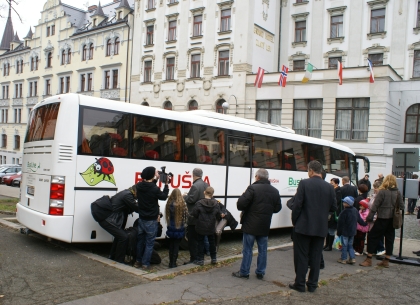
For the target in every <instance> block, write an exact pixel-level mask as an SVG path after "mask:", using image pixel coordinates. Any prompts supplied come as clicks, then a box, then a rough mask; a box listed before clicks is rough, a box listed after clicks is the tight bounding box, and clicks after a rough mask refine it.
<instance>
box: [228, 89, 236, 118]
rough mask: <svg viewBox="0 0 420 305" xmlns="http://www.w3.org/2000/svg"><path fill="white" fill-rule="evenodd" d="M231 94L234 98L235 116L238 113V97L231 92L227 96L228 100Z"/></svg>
mask: <svg viewBox="0 0 420 305" xmlns="http://www.w3.org/2000/svg"><path fill="white" fill-rule="evenodd" d="M232 96H233V97H234V98H235V105H236V110H235V116H236V115H237V114H238V99H237V98H236V96H235V95H233V94H232V95H231V96H229V98H228V101H229V100H230V98H231V97H232Z"/></svg>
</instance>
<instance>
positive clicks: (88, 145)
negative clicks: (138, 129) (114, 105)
mask: <svg viewBox="0 0 420 305" xmlns="http://www.w3.org/2000/svg"><path fill="white" fill-rule="evenodd" d="M81 112H82V126H81V127H82V128H81V134H80V135H79V143H78V147H79V153H81V154H92V155H96V156H101V157H109V156H114V157H126V156H127V153H128V126H129V115H128V114H123V113H121V112H117V111H110V110H100V109H91V108H81Z"/></svg>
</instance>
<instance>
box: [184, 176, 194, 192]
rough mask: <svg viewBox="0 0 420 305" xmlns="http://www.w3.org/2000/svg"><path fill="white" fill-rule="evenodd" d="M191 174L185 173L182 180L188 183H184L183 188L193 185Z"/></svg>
mask: <svg viewBox="0 0 420 305" xmlns="http://www.w3.org/2000/svg"><path fill="white" fill-rule="evenodd" d="M190 179H191V175H184V176H182V182H183V183H186V185H185V184H182V188H183V189H189V188H190V187H191V185H192V184H191V180H190Z"/></svg>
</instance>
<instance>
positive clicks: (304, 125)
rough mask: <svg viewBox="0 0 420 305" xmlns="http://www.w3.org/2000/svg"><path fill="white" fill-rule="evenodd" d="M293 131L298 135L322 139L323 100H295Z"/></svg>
mask: <svg viewBox="0 0 420 305" xmlns="http://www.w3.org/2000/svg"><path fill="white" fill-rule="evenodd" d="M293 129H294V130H295V132H296V133H297V134H301V135H305V136H310V137H315V138H321V130H322V99H304V100H294V103H293Z"/></svg>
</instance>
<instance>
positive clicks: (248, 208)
mask: <svg viewBox="0 0 420 305" xmlns="http://www.w3.org/2000/svg"><path fill="white" fill-rule="evenodd" d="M236 206H237V208H238V210H239V211H242V212H243V214H242V217H241V224H242V231H243V232H244V233H246V234H250V235H254V236H268V232H269V231H270V225H271V218H272V216H273V213H278V212H280V210H281V199H280V194H279V191H278V190H277V189H276V188H275V187H273V186H272V185H271V184H270V181H268V179H260V180H257V181H255V182H254V183H253V184H251V185H250V186H248V188H247V189H246V191H245V192H244V193H243V194H242V195H241V197H239V199H238V202H237V203H236Z"/></svg>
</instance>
